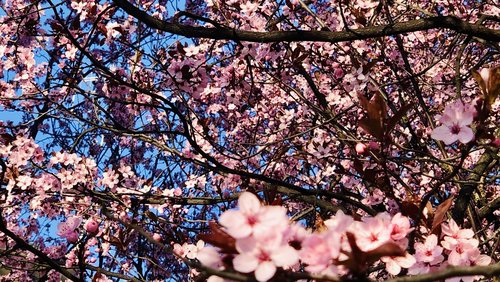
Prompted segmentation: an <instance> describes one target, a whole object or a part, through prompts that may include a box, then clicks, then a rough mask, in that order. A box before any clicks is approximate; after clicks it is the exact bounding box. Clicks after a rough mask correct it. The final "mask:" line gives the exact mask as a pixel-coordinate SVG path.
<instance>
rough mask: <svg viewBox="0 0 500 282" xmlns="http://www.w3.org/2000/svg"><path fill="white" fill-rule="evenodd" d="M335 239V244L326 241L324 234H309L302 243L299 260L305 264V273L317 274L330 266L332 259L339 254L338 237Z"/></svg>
mask: <svg viewBox="0 0 500 282" xmlns="http://www.w3.org/2000/svg"><path fill="white" fill-rule="evenodd" d="M332 235H333V234H332ZM330 239H332V238H330ZM336 239H337V242H335V240H328V239H327V234H326V232H324V233H320V234H317V233H314V234H311V235H310V236H308V237H307V238H306V239H305V240H304V241H303V242H302V248H301V250H300V258H301V260H302V262H304V263H305V264H307V266H306V270H307V271H310V272H313V273H319V272H322V271H323V270H325V269H327V268H328V267H329V266H330V265H331V263H332V258H333V257H338V256H339V253H340V237H339V236H337V238H336Z"/></svg>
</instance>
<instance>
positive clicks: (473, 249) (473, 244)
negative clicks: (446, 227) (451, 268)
mask: <svg viewBox="0 0 500 282" xmlns="http://www.w3.org/2000/svg"><path fill="white" fill-rule="evenodd" d="M441 244H442V245H443V247H444V248H446V249H448V250H451V252H450V254H449V255H448V263H449V264H451V265H470V264H471V259H472V256H474V255H476V254H477V255H479V250H478V249H477V246H478V245H479V241H478V240H476V239H461V240H458V241H457V243H456V244H448V242H446V241H443V242H441Z"/></svg>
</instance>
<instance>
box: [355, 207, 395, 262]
mask: <svg viewBox="0 0 500 282" xmlns="http://www.w3.org/2000/svg"><path fill="white" fill-rule="evenodd" d="M362 220H363V221H362V222H359V221H356V222H354V223H353V224H352V225H351V226H350V228H349V231H350V232H351V233H353V234H354V235H355V237H356V244H357V245H358V247H359V248H360V249H361V250H362V251H364V252H368V251H371V250H374V249H376V248H378V247H380V246H381V245H382V244H384V243H386V242H389V241H391V233H392V227H391V219H390V216H389V214H387V213H380V214H377V216H375V217H364V218H363V219H362Z"/></svg>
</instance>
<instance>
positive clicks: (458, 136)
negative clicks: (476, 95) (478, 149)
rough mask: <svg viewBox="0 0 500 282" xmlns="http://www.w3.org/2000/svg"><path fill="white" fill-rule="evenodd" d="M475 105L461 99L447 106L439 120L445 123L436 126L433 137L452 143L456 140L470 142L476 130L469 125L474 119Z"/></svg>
mask: <svg viewBox="0 0 500 282" xmlns="http://www.w3.org/2000/svg"><path fill="white" fill-rule="evenodd" d="M474 114H475V110H474V107H473V106H465V105H464V104H462V102H461V101H456V102H455V103H452V104H450V105H448V106H446V108H445V110H444V113H443V115H442V116H441V118H440V119H439V121H440V122H441V123H442V124H443V125H441V126H439V127H436V128H435V129H434V130H433V131H432V133H431V137H432V138H434V139H436V140H441V141H443V142H444V143H445V144H446V145H450V144H452V143H453V142H455V141H457V140H458V141H460V142H462V143H464V144H465V143H469V142H470V141H472V139H474V132H472V129H471V128H470V127H469V125H470V124H471V123H472V121H473V119H474Z"/></svg>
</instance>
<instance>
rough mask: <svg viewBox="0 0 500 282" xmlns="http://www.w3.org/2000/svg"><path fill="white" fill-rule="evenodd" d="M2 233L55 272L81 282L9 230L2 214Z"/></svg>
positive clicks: (0, 218)
mask: <svg viewBox="0 0 500 282" xmlns="http://www.w3.org/2000/svg"><path fill="white" fill-rule="evenodd" d="M0 231H1V232H3V233H5V235H7V236H8V237H10V238H11V239H12V240H14V242H16V244H17V245H18V246H19V247H20V248H22V249H24V250H27V251H29V252H31V253H32V254H34V255H35V256H37V257H39V258H40V259H41V260H42V261H43V262H45V263H46V264H47V265H49V266H50V267H52V268H53V269H54V270H56V271H57V272H59V273H61V274H62V275H64V276H66V277H67V278H69V279H71V281H81V280H80V279H79V278H78V277H76V276H75V275H73V274H72V273H71V272H69V271H68V270H67V269H66V268H64V267H62V266H60V265H59V264H58V263H56V262H55V261H53V260H52V259H51V258H49V257H48V256H47V255H46V254H45V253H43V252H42V251H40V250H38V249H37V248H35V247H33V246H31V245H30V244H28V243H27V242H26V241H24V240H23V239H22V238H21V237H19V236H17V235H16V234H14V233H13V232H12V231H10V230H9V229H8V228H7V226H6V225H5V224H4V222H3V216H2V214H1V213H0Z"/></svg>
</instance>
